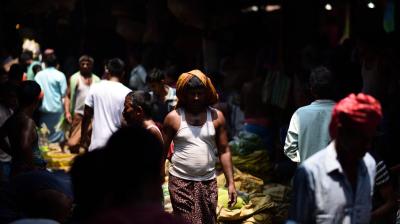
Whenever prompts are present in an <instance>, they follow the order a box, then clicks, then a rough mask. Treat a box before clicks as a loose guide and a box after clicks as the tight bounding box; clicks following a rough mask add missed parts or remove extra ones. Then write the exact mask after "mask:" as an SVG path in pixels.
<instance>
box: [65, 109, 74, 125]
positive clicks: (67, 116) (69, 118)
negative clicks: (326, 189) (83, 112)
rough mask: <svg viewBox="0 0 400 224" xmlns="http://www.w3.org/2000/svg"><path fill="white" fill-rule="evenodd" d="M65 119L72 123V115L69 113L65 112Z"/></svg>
mask: <svg viewBox="0 0 400 224" xmlns="http://www.w3.org/2000/svg"><path fill="white" fill-rule="evenodd" d="M65 119H67V121H68V123H70V124H71V123H72V116H71V113H70V112H69V111H66V112H65Z"/></svg>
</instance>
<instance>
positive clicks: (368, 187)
mask: <svg viewBox="0 0 400 224" xmlns="http://www.w3.org/2000/svg"><path fill="white" fill-rule="evenodd" d="M381 118H382V111H381V105H380V103H379V102H378V101H377V100H376V99H375V98H373V97H372V96H369V95H366V94H362V93H360V94H358V95H355V94H350V95H349V96H348V97H346V98H344V99H342V100H341V101H340V102H339V103H337V104H336V105H335V107H334V108H333V112H332V120H331V123H330V126H329V133H330V135H331V138H332V139H333V141H332V142H331V143H330V144H329V145H328V147H326V148H325V149H323V150H321V151H319V152H317V153H316V154H314V155H313V156H311V157H310V158H308V159H306V160H305V161H304V162H303V164H302V165H301V166H300V167H299V168H298V170H297V173H296V175H295V178H294V186H293V190H294V194H293V201H292V207H291V210H290V212H289V221H288V222H287V223H346V224H347V223H348V224H352V223H369V221H370V214H371V209H372V194H373V186H374V182H375V172H376V171H375V167H376V163H375V160H374V159H373V157H372V156H371V155H370V154H369V153H368V152H367V151H368V150H369V149H370V148H371V144H372V140H373V137H374V135H375V130H376V127H377V126H378V124H379V122H380V120H381Z"/></svg>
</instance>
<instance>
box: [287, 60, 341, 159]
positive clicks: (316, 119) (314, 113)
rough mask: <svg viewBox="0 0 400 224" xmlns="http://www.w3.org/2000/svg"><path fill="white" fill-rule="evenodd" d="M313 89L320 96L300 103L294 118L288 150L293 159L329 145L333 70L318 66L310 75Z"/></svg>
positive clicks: (288, 136) (303, 156) (288, 133)
mask: <svg viewBox="0 0 400 224" xmlns="http://www.w3.org/2000/svg"><path fill="white" fill-rule="evenodd" d="M310 87H311V92H312V94H313V96H314V98H315V99H316V100H315V101H314V102H312V103H311V104H310V105H307V106H304V107H300V108H299V109H297V110H296V112H295V113H294V114H293V116H292V119H291V120H290V125H289V129H288V132H287V135H286V140H285V146H284V152H285V154H286V156H287V157H289V158H290V159H291V160H292V161H293V162H297V163H300V162H303V161H304V160H306V159H307V158H308V157H310V156H312V155H313V154H314V153H316V152H318V151H319V150H321V149H323V148H325V147H326V146H328V144H329V142H330V141H331V138H330V136H329V131H328V127H329V122H330V121H331V116H332V108H333V106H334V105H335V101H333V98H334V89H333V87H334V81H333V76H332V73H331V72H330V71H329V70H328V69H327V68H325V67H322V66H321V67H317V68H315V69H314V70H313V71H312V72H311V75H310Z"/></svg>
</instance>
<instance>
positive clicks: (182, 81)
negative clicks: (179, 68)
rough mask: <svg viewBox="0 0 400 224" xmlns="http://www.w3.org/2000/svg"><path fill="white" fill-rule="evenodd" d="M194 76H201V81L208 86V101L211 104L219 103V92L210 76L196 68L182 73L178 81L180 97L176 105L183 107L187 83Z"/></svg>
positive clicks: (178, 95)
mask: <svg viewBox="0 0 400 224" xmlns="http://www.w3.org/2000/svg"><path fill="white" fill-rule="evenodd" d="M194 76H196V77H197V78H199V79H200V81H201V82H202V83H203V84H204V86H205V87H206V90H207V102H208V103H209V105H213V104H215V103H217V101H218V94H217V91H216V90H215V88H214V85H213V84H212V82H211V80H210V78H208V77H207V76H206V75H205V74H204V73H203V72H201V71H200V70H197V69H196V70H192V71H190V72H185V73H182V74H181V75H180V76H179V78H178V81H177V82H176V96H177V98H178V103H177V105H176V107H177V108H178V107H181V106H182V103H184V100H185V97H184V94H185V87H186V84H187V83H188V82H189V80H190V79H191V78H193V77H194Z"/></svg>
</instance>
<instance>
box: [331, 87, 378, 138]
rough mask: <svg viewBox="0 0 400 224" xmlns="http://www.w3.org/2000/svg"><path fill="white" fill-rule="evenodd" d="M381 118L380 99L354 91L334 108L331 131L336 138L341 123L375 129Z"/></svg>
mask: <svg viewBox="0 0 400 224" xmlns="http://www.w3.org/2000/svg"><path fill="white" fill-rule="evenodd" d="M381 118H382V109H381V104H380V103H379V101H378V100H376V99H375V98H374V97H372V96H370V95H367V94H363V93H359V94H357V95H355V94H353V93H352V94H350V95H349V96H347V97H346V98H344V99H342V100H341V101H340V102H339V103H337V104H336V105H335V107H334V108H333V112H332V120H331V123H330V125H329V132H330V135H331V138H332V139H334V138H336V137H337V127H338V125H339V124H341V125H343V126H344V127H357V128H359V129H363V130H367V131H374V130H375V128H376V127H377V126H378V124H379V122H380V120H381Z"/></svg>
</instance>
